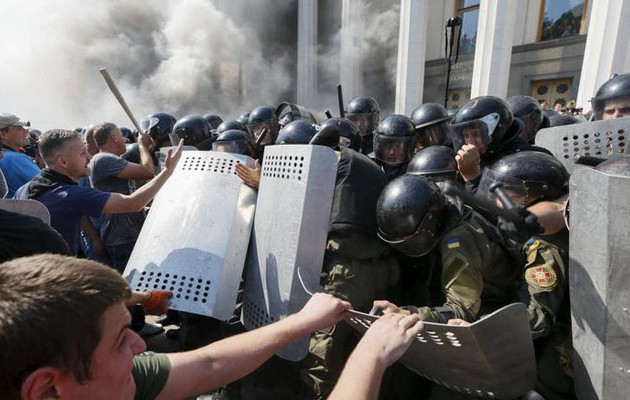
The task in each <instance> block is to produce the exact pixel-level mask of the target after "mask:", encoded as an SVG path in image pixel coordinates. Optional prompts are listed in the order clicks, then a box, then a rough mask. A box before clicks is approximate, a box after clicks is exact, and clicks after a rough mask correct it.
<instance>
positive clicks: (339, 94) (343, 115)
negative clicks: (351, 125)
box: [337, 84, 346, 118]
mask: <svg viewBox="0 0 630 400" xmlns="http://www.w3.org/2000/svg"><path fill="white" fill-rule="evenodd" d="M337 100H338V101H339V116H340V117H341V118H346V112H345V111H344V109H343V93H342V91H341V84H339V85H337Z"/></svg>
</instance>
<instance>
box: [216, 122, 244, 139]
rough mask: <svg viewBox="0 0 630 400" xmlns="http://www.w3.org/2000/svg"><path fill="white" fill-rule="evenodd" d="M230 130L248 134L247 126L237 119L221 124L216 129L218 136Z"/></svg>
mask: <svg viewBox="0 0 630 400" xmlns="http://www.w3.org/2000/svg"><path fill="white" fill-rule="evenodd" d="M229 130H237V131H243V132H247V126H246V125H245V124H243V123H242V122H240V121H239V120H236V119H229V120H227V121H223V122H221V124H220V125H219V126H218V127H217V129H216V134H217V135H220V134H221V133H223V132H225V131H229Z"/></svg>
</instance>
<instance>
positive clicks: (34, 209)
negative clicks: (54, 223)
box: [0, 199, 50, 225]
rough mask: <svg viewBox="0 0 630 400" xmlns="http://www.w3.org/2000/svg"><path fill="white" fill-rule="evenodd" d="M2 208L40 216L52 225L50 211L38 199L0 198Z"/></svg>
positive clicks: (17, 212)
mask: <svg viewBox="0 0 630 400" xmlns="http://www.w3.org/2000/svg"><path fill="white" fill-rule="evenodd" d="M0 208H1V209H3V210H6V211H11V212H14V213H16V214H23V215H29V216H31V217H36V218H39V219H41V220H42V221H43V222H44V223H45V224H48V225H50V212H48V209H47V208H46V206H45V205H44V204H42V203H40V202H39V201H37V200H14V199H0Z"/></svg>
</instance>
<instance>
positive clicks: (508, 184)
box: [478, 151, 569, 207]
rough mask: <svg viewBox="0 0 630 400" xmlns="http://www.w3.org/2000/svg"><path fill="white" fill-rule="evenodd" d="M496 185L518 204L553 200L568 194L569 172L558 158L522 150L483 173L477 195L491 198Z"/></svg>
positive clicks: (526, 204)
mask: <svg viewBox="0 0 630 400" xmlns="http://www.w3.org/2000/svg"><path fill="white" fill-rule="evenodd" d="M496 184H500V185H501V187H502V188H503V189H504V190H505V191H506V192H507V193H508V194H509V195H510V197H512V200H513V201H514V203H516V204H517V205H522V206H525V207H527V206H529V205H531V204H533V203H535V202H538V201H540V200H554V199H557V198H558V197H561V196H563V195H565V194H567V193H568V192H569V173H568V172H567V170H566V168H564V166H563V165H562V163H561V162H560V161H558V159H557V158H555V157H554V156H552V155H549V154H545V153H541V152H539V151H521V152H519V153H514V154H510V155H507V156H505V157H503V158H501V159H500V160H499V161H497V162H496V163H494V164H493V165H492V167H490V168H486V169H484V171H483V175H482V177H481V182H480V183H479V188H478V192H479V193H480V194H483V195H486V196H488V197H489V198H493V197H494V196H493V195H492V193H491V189H492V187H493V186H495V185H496Z"/></svg>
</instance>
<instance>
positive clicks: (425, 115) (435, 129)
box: [410, 103, 451, 152]
mask: <svg viewBox="0 0 630 400" xmlns="http://www.w3.org/2000/svg"><path fill="white" fill-rule="evenodd" d="M410 117H411V121H412V122H413V124H414V125H415V127H416V133H417V138H416V152H418V151H420V150H421V149H424V148H426V147H429V146H439V145H444V146H448V145H450V143H451V138H450V131H451V128H450V119H451V117H450V116H449V115H448V112H447V111H446V108H444V106H442V105H441V104H438V103H425V104H422V105H421V106H419V107H417V108H416V109H415V110H413V111H412V112H411V116H410Z"/></svg>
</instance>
